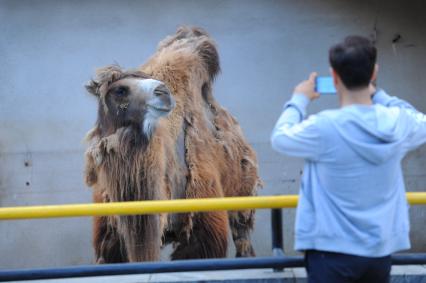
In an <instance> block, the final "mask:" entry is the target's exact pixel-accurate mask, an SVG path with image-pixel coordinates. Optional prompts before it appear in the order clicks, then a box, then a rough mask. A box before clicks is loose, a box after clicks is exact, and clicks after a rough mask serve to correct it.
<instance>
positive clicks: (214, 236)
mask: <svg viewBox="0 0 426 283" xmlns="http://www.w3.org/2000/svg"><path fill="white" fill-rule="evenodd" d="M227 247H228V219H227V213H226V211H215V212H204V213H197V214H196V215H195V216H194V219H193V228H192V231H191V232H190V236H189V239H186V238H185V237H182V239H180V241H179V243H178V245H177V247H176V249H175V251H174V252H173V254H172V255H171V258H172V259H173V260H175V259H192V258H220V257H226V252H227Z"/></svg>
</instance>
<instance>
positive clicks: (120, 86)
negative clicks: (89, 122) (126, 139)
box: [86, 65, 176, 138]
mask: <svg viewBox="0 0 426 283" xmlns="http://www.w3.org/2000/svg"><path fill="white" fill-rule="evenodd" d="M96 75H97V76H96V78H95V79H94V80H91V81H90V82H89V83H88V84H87V85H86V89H87V90H88V91H89V93H91V94H93V95H95V96H96V97H97V98H98V100H99V110H98V122H97V123H98V128H99V130H100V132H101V133H102V135H107V134H112V133H114V132H115V131H116V130H117V129H118V128H121V127H128V126H131V127H133V128H134V129H137V130H138V131H140V132H141V133H142V134H143V135H144V136H146V137H148V138H149V137H150V136H151V134H152V133H153V131H154V129H155V127H156V125H157V122H158V120H159V119H160V118H161V117H164V116H166V115H168V114H169V113H170V112H171V111H172V110H173V108H174V107H175V104H176V103H175V100H174V99H173V97H172V95H171V94H170V91H169V89H168V88H167V86H166V85H165V84H164V83H163V82H160V81H157V80H154V79H151V78H150V77H149V76H148V75H146V74H144V73H142V72H140V71H123V70H122V69H121V68H120V67H119V66H116V65H113V66H107V67H105V68H102V69H99V70H98V71H97V74H96Z"/></svg>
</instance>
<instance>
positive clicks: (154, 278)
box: [13, 265, 426, 283]
mask: <svg viewBox="0 0 426 283" xmlns="http://www.w3.org/2000/svg"><path fill="white" fill-rule="evenodd" d="M13 282H17V283H18V282H21V283H22V282H31V283H41V282H46V283H50V282H58V283H83V282H84V283H113V282H114V283H115V282H117V283H118V282H119V283H142V282H169V283H170V282H180V283H181V282H230V283H231V282H232V283H236V282H262V283H266V282H284V283H287V282H289V283H290V282H292V283H305V282H306V272H305V269H303V268H288V269H286V270H285V271H283V272H273V271H272V270H271V269H250V270H230V271H204V272H178V273H163V274H141V275H120V276H100V277H84V278H71V279H52V280H32V281H13ZM391 282H392V283H426V265H407V266H394V267H392V280H391Z"/></svg>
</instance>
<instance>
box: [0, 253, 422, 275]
mask: <svg viewBox="0 0 426 283" xmlns="http://www.w3.org/2000/svg"><path fill="white" fill-rule="evenodd" d="M392 264H393V265H409V264H410V265H411V264H426V253H421V254H420V253H419V254H395V255H393V256H392ZM303 266H304V260H303V257H302V256H274V257H256V258H236V259H202V260H176V261H168V262H144V263H116V264H104V265H82V266H70V267H60V268H40V269H14V270H0V282H4V281H22V280H36V279H57V278H73V277H92V276H106V275H126V274H147V273H163V272H164V273H165V272H190V271H213V270H233V269H251V268H274V269H278V268H290V267H303Z"/></svg>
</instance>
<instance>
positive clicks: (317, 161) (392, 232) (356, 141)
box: [271, 91, 426, 257]
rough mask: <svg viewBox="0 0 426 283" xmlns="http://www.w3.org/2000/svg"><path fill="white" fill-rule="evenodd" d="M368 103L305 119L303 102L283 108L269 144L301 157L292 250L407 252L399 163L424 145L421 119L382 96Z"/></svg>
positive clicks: (425, 123) (424, 119) (425, 120)
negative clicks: (294, 238) (413, 150)
mask: <svg viewBox="0 0 426 283" xmlns="http://www.w3.org/2000/svg"><path fill="white" fill-rule="evenodd" d="M373 103H374V104H373V105H351V106H346V107H343V108H340V109H335V110H326V111H322V112H320V113H318V114H317V115H312V116H310V117H309V118H308V119H306V120H303V119H304V117H305V115H306V107H307V105H308V104H309V99H308V98H306V97H305V96H304V95H293V97H292V99H291V100H290V101H289V102H288V103H286V104H285V107H284V112H283V113H282V115H281V117H280V118H279V120H278V122H277V124H276V126H275V129H274V131H273V133H272V137H271V143H272V147H273V148H274V149H275V150H276V151H279V152H281V153H284V154H287V155H291V156H297V157H302V158H304V159H305V167H304V173H303V179H302V182H301V188H300V198H299V205H298V207H297V214H296V228H295V230H296V231H295V233H296V240H295V248H296V250H307V249H316V250H322V251H331V252H340V253H347V254H353V255H359V256H367V257H381V256H386V255H389V254H391V253H393V252H396V251H399V250H404V249H408V248H410V240H409V220H408V204H407V201H406V197H405V187H404V180H403V175H402V170H401V160H402V158H403V157H404V156H405V154H406V153H407V152H408V151H409V150H412V149H414V148H416V147H417V146H419V145H421V144H422V143H424V142H426V116H425V115H424V114H422V113H420V112H417V111H416V110H415V109H414V107H412V106H411V105H410V104H408V103H407V102H405V101H403V100H401V99H398V98H396V97H390V96H389V95H387V94H386V93H385V92H384V91H378V92H377V93H376V94H375V96H374V97H373Z"/></svg>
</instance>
